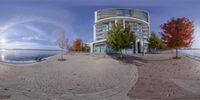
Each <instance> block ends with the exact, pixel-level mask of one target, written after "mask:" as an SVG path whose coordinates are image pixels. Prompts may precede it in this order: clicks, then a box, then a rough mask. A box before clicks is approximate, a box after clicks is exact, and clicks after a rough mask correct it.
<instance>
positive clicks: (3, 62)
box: [0, 54, 60, 66]
mask: <svg viewBox="0 0 200 100" xmlns="http://www.w3.org/2000/svg"><path fill="white" fill-rule="evenodd" d="M58 56H60V54H56V55H53V56H49V57H46V58H43V59H42V60H41V61H36V60H31V61H0V63H2V64H5V65H11V66H13V65H14V66H24V65H34V64H40V63H42V62H45V61H49V60H50V59H53V58H56V57H58Z"/></svg>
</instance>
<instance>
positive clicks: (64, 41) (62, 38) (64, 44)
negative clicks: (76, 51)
mask: <svg viewBox="0 0 200 100" xmlns="http://www.w3.org/2000/svg"><path fill="white" fill-rule="evenodd" d="M57 42H58V45H59V47H60V48H61V49H62V54H61V59H59V60H64V58H63V52H64V51H66V50H67V49H68V47H67V42H68V39H67V37H66V36H65V34H64V32H62V33H60V36H59V38H58V40H57Z"/></svg>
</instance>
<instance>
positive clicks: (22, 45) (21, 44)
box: [0, 41, 59, 49]
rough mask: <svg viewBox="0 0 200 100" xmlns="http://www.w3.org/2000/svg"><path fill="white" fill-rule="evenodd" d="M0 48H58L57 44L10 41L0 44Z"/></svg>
mask: <svg viewBox="0 0 200 100" xmlns="http://www.w3.org/2000/svg"><path fill="white" fill-rule="evenodd" d="M0 47H1V48H5V49H59V47H58V46H51V45H41V44H38V43H33V42H18V41H17V42H10V43H6V44H1V45H0Z"/></svg>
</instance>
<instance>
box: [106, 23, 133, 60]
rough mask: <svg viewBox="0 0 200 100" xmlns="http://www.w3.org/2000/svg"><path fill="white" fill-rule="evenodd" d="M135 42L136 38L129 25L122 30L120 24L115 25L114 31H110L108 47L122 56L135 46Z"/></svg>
mask: <svg viewBox="0 0 200 100" xmlns="http://www.w3.org/2000/svg"><path fill="white" fill-rule="evenodd" d="M135 40H136V37H135V35H134V33H133V31H131V28H130V26H129V25H127V26H126V27H125V28H122V27H121V26H120V25H119V24H114V25H113V27H112V29H111V30H109V31H108V37H107V44H108V47H109V48H111V49H113V50H114V51H117V52H120V53H121V56H122V50H123V49H128V48H131V47H132V46H133V44H135Z"/></svg>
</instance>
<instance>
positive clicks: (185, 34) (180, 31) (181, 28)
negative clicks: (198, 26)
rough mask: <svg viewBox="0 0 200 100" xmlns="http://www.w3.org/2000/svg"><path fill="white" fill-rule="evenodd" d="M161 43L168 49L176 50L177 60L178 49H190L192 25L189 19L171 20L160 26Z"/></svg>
mask: <svg viewBox="0 0 200 100" xmlns="http://www.w3.org/2000/svg"><path fill="white" fill-rule="evenodd" d="M161 29H162V30H163V32H161V36H162V40H163V42H164V43H165V44H166V45H167V46H168V47H169V48H174V49H176V57H175V58H178V49H180V48H187V47H191V45H192V42H193V33H194V25H193V22H192V21H190V20H189V19H187V18H185V17H182V18H177V19H175V18H172V19H171V20H170V21H168V22H167V23H165V24H162V25H161Z"/></svg>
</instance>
